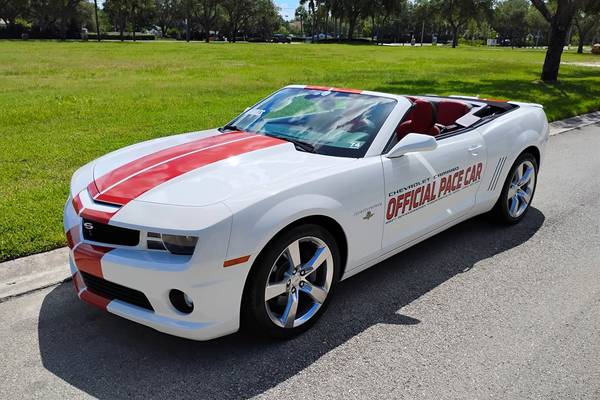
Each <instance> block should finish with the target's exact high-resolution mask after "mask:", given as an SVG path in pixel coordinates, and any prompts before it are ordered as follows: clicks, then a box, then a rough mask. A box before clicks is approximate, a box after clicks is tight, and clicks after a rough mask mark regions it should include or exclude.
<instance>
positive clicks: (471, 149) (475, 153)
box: [467, 144, 483, 156]
mask: <svg viewBox="0 0 600 400" xmlns="http://www.w3.org/2000/svg"><path fill="white" fill-rule="evenodd" d="M482 147H483V145H482V144H478V145H476V146H471V147H469V148H468V149H467V150H468V151H469V153H471V154H473V155H474V156H476V155H478V154H479V153H478V151H477V150H479V149H481V148H482Z"/></svg>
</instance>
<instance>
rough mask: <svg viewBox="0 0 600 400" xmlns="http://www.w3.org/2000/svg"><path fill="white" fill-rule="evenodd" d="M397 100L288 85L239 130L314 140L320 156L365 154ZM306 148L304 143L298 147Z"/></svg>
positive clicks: (242, 120) (311, 144) (248, 115)
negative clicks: (290, 86)
mask: <svg viewBox="0 0 600 400" xmlns="http://www.w3.org/2000/svg"><path fill="white" fill-rule="evenodd" d="M395 105H396V100H394V99H389V98H385V97H378V96H371V95H364V94H357V93H347V92H338V91H325V90H316V89H300V88H288V89H282V90H280V91H279V92H277V93H275V94H273V95H272V96H271V97H269V98H267V99H266V100H264V101H262V102H261V103H259V104H258V105H256V106H254V107H253V108H251V109H249V110H247V111H246V112H244V113H243V114H241V115H240V116H239V117H237V118H236V119H235V120H233V121H232V122H231V123H230V125H231V126H235V128H236V129H239V130H242V131H245V132H252V133H259V134H264V135H268V136H274V137H278V138H281V139H284V140H289V141H296V142H303V143H304V144H308V146H304V148H305V149H306V148H308V149H310V150H311V151H314V152H315V153H319V154H325V155H331V156H341V157H355V158H359V157H363V156H364V155H365V153H366V152H367V150H368V148H369V146H370V144H371V142H373V139H374V138H375V136H376V135H377V132H379V130H380V129H381V126H382V125H383V123H384V122H385V120H386V119H387V117H388V116H389V115H390V113H391V112H392V110H393V108H394V106H395ZM298 148H301V146H298Z"/></svg>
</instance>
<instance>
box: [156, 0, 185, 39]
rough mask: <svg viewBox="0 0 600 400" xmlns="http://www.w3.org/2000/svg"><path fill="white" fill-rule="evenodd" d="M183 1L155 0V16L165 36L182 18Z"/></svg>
mask: <svg viewBox="0 0 600 400" xmlns="http://www.w3.org/2000/svg"><path fill="white" fill-rule="evenodd" d="M182 9H183V2H182V0H154V16H155V20H156V24H157V25H158V26H159V27H160V30H161V31H162V34H163V36H164V35H166V34H167V31H168V30H169V28H172V27H173V26H174V25H175V24H176V22H177V21H178V20H179V19H180V18H181V17H182Z"/></svg>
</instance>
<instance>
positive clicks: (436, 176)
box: [382, 130, 486, 251]
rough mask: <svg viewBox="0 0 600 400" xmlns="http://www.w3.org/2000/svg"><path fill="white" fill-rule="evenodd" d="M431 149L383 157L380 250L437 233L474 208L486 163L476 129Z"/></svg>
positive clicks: (484, 152)
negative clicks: (383, 209) (383, 186)
mask: <svg viewBox="0 0 600 400" xmlns="http://www.w3.org/2000/svg"><path fill="white" fill-rule="evenodd" d="M437 143H438V146H437V148H436V149H435V150H431V151H423V152H414V153H408V154H405V155H403V156H401V157H398V158H387V157H386V156H385V155H383V156H382V163H383V172H384V185H385V201H384V204H385V206H386V215H385V222H384V231H383V239H382V248H383V250H384V251H385V250H391V249H393V248H395V247H398V246H401V245H403V244H405V243H407V242H410V241H412V240H415V239H417V238H419V237H421V236H423V235H425V234H427V233H428V232H431V231H433V230H435V229H437V228H440V227H442V226H444V225H446V224H448V223H450V222H452V221H453V220H456V219H457V218H460V217H461V216H464V215H465V214H466V213H468V212H469V210H470V209H471V208H472V207H473V206H474V205H475V198H476V194H477V189H478V187H479V183H480V181H481V176H482V174H483V170H484V169H485V164H486V149H485V143H484V140H483V138H482V136H481V134H480V133H479V132H478V131H477V130H472V131H468V132H464V133H461V134H458V135H455V136H451V137H447V138H443V139H439V140H438V142H437Z"/></svg>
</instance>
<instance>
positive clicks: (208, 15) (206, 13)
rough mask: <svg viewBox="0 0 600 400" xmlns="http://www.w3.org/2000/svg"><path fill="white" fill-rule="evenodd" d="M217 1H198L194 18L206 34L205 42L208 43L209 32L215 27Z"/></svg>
mask: <svg viewBox="0 0 600 400" xmlns="http://www.w3.org/2000/svg"><path fill="white" fill-rule="evenodd" d="M218 5H219V0H198V4H197V7H196V17H198V20H199V21H200V25H202V29H204V32H205V33H206V38H205V41H206V43H208V42H210V31H211V30H212V28H213V27H214V26H215V23H216V21H217V17H218V15H219V14H218Z"/></svg>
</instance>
